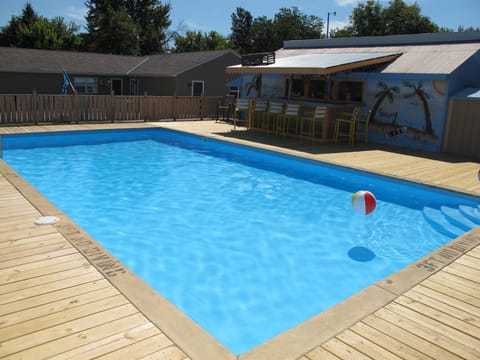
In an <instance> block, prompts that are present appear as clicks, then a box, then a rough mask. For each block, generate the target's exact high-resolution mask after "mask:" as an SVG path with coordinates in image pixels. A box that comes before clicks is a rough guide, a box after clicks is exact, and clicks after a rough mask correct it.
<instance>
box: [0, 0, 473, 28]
mask: <svg viewBox="0 0 480 360" xmlns="http://www.w3.org/2000/svg"><path fill="white" fill-rule="evenodd" d="M404 1H405V2H406V3H407V4H413V3H414V2H415V1H413V0H404ZM26 2H27V0H0V26H4V25H7V24H8V22H9V20H10V18H11V16H12V15H16V16H18V15H21V13H22V9H23V8H24V6H25V4H26ZM29 2H30V4H31V5H32V6H33V9H34V10H35V11H36V12H37V13H38V14H39V15H42V16H44V17H47V18H49V19H51V18H53V17H56V16H61V17H63V18H64V19H65V21H66V22H72V21H73V22H74V23H76V24H78V25H80V26H81V27H82V30H81V31H85V28H84V26H85V24H86V22H85V15H86V7H85V5H84V3H85V0H29ZM167 2H169V3H170V4H171V7H172V10H171V12H170V20H171V21H172V25H171V27H170V30H175V31H179V32H180V33H181V34H184V33H185V31H186V30H195V31H200V32H210V31H212V30H214V31H217V32H218V33H220V34H222V35H224V36H227V35H229V34H230V33H231V30H230V26H231V14H232V13H234V12H235V11H236V9H237V7H242V8H244V9H245V10H248V11H249V12H250V13H251V14H252V16H253V17H254V18H256V17H259V16H266V17H267V18H269V19H273V17H274V15H275V14H276V13H278V11H279V9H280V8H292V7H293V6H296V7H298V8H299V10H300V11H301V12H302V13H304V14H306V15H315V16H318V17H320V18H321V19H322V20H323V21H324V22H325V27H326V23H327V19H328V18H329V28H330V29H335V28H342V27H344V26H345V25H348V17H349V15H350V14H351V13H352V10H353V8H355V7H356V6H357V5H358V4H359V3H360V2H363V3H365V2H366V0H317V1H314V0H265V1H259V0H200V1H195V0H194V1H192V0H169V1H167V0H163V1H162V3H167ZM416 2H417V4H418V5H419V6H420V9H421V14H422V15H424V16H428V17H429V18H430V20H431V21H432V22H434V23H435V24H437V25H438V26H440V27H446V28H449V29H453V30H457V29H458V27H459V26H463V27H465V28H466V27H470V26H472V27H474V28H480V0H457V1H452V0H416ZM380 3H381V4H382V6H384V7H386V6H388V3H389V0H380ZM329 13H330V15H328V14H329ZM334 13H335V15H334Z"/></svg>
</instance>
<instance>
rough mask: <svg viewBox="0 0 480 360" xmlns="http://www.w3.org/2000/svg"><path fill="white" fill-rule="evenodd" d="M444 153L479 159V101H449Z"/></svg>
mask: <svg viewBox="0 0 480 360" xmlns="http://www.w3.org/2000/svg"><path fill="white" fill-rule="evenodd" d="M444 141H445V142H444V151H445V152H447V153H449V154H455V155H463V156H468V157H472V158H476V159H480V99H479V98H471V99H450V106H449V113H448V120H447V129H446V132H445V139H444Z"/></svg>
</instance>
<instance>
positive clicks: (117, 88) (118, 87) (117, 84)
mask: <svg viewBox="0 0 480 360" xmlns="http://www.w3.org/2000/svg"><path fill="white" fill-rule="evenodd" d="M111 84H112V87H111V91H112V92H113V95H123V81H122V79H112V81H111Z"/></svg>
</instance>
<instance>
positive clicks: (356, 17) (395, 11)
mask: <svg viewBox="0 0 480 360" xmlns="http://www.w3.org/2000/svg"><path fill="white" fill-rule="evenodd" d="M349 18H350V23H351V29H352V35H353V36H382V35H400V34H420V33H428V32H438V31H439V30H440V29H439V27H438V26H437V25H436V24H434V23H433V22H431V21H430V19H429V18H428V17H426V16H423V15H421V14H420V7H419V6H418V4H417V3H414V4H412V5H407V4H406V3H405V2H404V1H403V0H392V1H390V2H389V4H388V6H387V7H385V8H383V7H382V5H381V4H380V2H379V1H374V0H367V2H366V3H360V4H358V5H357V7H356V8H354V9H353V11H352V15H350V17H349ZM335 36H337V34H335ZM332 37H334V36H332Z"/></svg>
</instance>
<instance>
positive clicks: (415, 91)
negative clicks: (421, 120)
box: [403, 81, 434, 136]
mask: <svg viewBox="0 0 480 360" xmlns="http://www.w3.org/2000/svg"><path fill="white" fill-rule="evenodd" d="M403 86H405V87H407V88H409V89H411V90H412V93H411V94H405V95H404V98H405V99H409V98H412V97H414V96H416V97H418V98H419V99H420V101H421V102H422V105H423V113H424V114H425V130H424V133H425V134H427V135H432V136H433V135H434V133H433V127H432V116H431V114H430V108H429V106H428V100H429V99H430V95H428V94H427V93H426V92H425V91H424V90H423V89H422V87H423V81H419V82H418V85H417V86H415V85H414V84H412V83H411V82H409V81H404V82H403Z"/></svg>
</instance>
